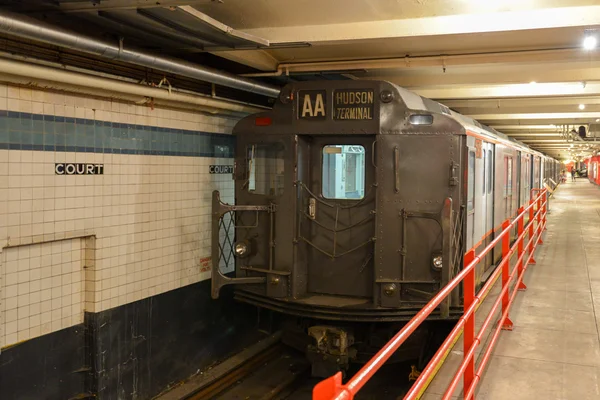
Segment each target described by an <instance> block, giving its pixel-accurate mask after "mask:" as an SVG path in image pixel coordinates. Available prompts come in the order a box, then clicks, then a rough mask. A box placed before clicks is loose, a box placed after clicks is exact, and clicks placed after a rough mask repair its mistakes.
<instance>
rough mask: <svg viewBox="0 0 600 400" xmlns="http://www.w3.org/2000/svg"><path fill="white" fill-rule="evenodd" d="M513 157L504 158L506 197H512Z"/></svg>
mask: <svg viewBox="0 0 600 400" xmlns="http://www.w3.org/2000/svg"><path fill="white" fill-rule="evenodd" d="M512 162H513V160H512V157H504V197H511V196H512V178H513V177H512Z"/></svg>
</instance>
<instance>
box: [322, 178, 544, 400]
mask: <svg viewBox="0 0 600 400" xmlns="http://www.w3.org/2000/svg"><path fill="white" fill-rule="evenodd" d="M536 192H539V193H538V195H537V196H536V197H535V198H534V197H533V195H534V193H536ZM546 193H547V189H546V188H542V189H532V190H531V197H530V199H531V200H530V202H529V205H528V206H527V207H521V208H520V209H519V212H518V215H517V217H516V218H514V219H513V220H512V221H511V220H510V219H507V220H505V221H504V222H503V223H502V224H501V226H502V232H501V233H500V234H499V235H498V236H497V237H496V238H494V239H493V240H492V241H491V242H490V243H489V244H488V245H487V246H486V247H485V248H484V249H483V250H482V251H481V252H480V253H479V254H478V255H475V248H472V249H471V250H469V251H468V252H467V253H466V254H465V256H464V259H463V265H464V266H463V270H462V271H461V272H460V273H459V274H458V275H456V276H455V277H454V278H453V279H452V280H451V281H450V282H448V284H447V285H446V286H444V287H443V288H442V289H441V290H440V291H439V292H438V293H437V294H436V295H435V296H434V297H433V298H432V299H431V300H430V301H429V303H427V304H426V305H425V306H424V307H423V308H422V309H421V310H420V311H419V312H418V313H417V314H416V315H415V316H414V317H413V318H412V319H411V320H410V321H409V322H408V323H407V324H406V325H405V326H404V327H403V328H402V329H401V330H400V331H399V332H398V333H396V335H394V337H393V338H392V339H391V340H390V341H389V342H388V343H387V344H386V345H385V346H383V348H382V349H381V350H379V352H377V354H375V356H373V358H371V360H369V361H368V362H367V363H366V364H365V365H364V366H363V367H362V368H361V369H360V370H359V371H358V372H357V373H356V374H355V375H354V376H353V377H352V378H350V379H349V380H348V382H347V383H345V384H343V383H342V373H341V372H338V373H336V374H335V375H333V376H331V377H329V378H327V379H325V380H323V381H321V382H320V383H318V384H317V385H316V386H315V387H314V389H313V400H351V399H353V398H354V396H355V395H356V394H357V393H358V391H359V390H360V389H361V388H362V387H363V386H364V385H365V384H366V383H367V382H368V381H369V379H370V378H371V377H372V376H373V375H374V374H375V373H376V372H377V371H378V370H379V368H381V367H382V366H383V364H384V363H385V362H386V361H387V360H388V359H389V358H390V357H391V355H392V354H393V353H394V352H395V351H396V350H398V348H399V347H400V346H401V345H402V344H403V343H404V342H405V341H406V339H408V337H409V336H410V335H411V334H412V333H413V332H414V331H415V330H416V329H417V328H418V327H419V325H421V323H423V322H424V321H425V320H426V319H427V317H428V316H429V315H430V314H431V313H432V312H433V311H434V310H435V309H436V308H437V307H438V306H439V305H440V303H441V302H442V301H443V300H444V299H445V298H446V297H447V296H448V295H450V293H451V292H452V290H454V288H456V287H457V286H458V285H459V284H460V283H461V282H462V281H463V280H464V283H463V291H464V312H463V315H462V316H461V317H460V319H459V320H458V322H457V323H456V325H455V326H454V328H453V329H452V331H451V332H450V334H448V336H447V337H446V339H445V340H444V342H443V344H442V345H441V346H440V348H439V349H438V350H437V352H436V353H435V355H434V356H433V358H432V359H431V360H430V361H429V363H428V364H427V366H426V367H425V369H424V370H423V371H422V372H421V374H420V375H419V377H418V378H417V380H416V381H415V383H414V384H413V386H412V387H411V388H410V390H409V391H408V393H407V394H406V395H405V396H404V400H412V399H417V398H419V397H420V396H421V395H422V391H423V390H424V389H425V388H426V387H427V385H428V384H429V382H430V380H431V379H432V378H433V376H434V375H435V373H436V370H437V367H438V364H439V363H440V362H441V361H442V360H443V358H444V357H445V356H446V354H447V353H448V352H449V351H450V349H451V348H452V346H453V345H454V342H455V341H456V340H457V339H458V337H459V336H460V334H461V333H464V341H463V342H464V353H463V354H464V357H463V362H462V363H461V365H460V366H459V368H458V371H457V373H456V374H455V376H454V378H453V379H452V381H451V383H450V385H449V386H448V389H447V390H446V393H445V394H444V396H443V399H450V398H451V396H452V394H453V392H454V390H455V389H456V386H457V385H458V382H459V381H460V378H461V376H462V377H463V381H464V385H463V387H464V388H465V389H464V391H463V395H464V398H465V399H469V400H470V399H473V398H474V393H475V389H476V387H477V384H478V382H479V380H480V379H481V374H482V372H483V370H484V368H485V366H486V365H487V362H488V361H489V358H490V355H491V352H492V350H493V348H494V345H495V344H496V341H497V340H498V336H499V333H500V330H502V329H505V330H512V322H511V321H510V318H509V316H508V311H509V309H510V306H511V305H512V303H513V301H514V299H515V297H516V294H517V291H518V290H524V289H526V286H525V285H524V283H523V274H524V273H525V271H526V270H527V266H528V265H529V264H534V263H535V260H534V259H533V254H534V252H535V248H536V247H537V245H538V244H542V243H543V242H542V238H541V236H542V232H543V231H544V229H545V228H546V214H547V203H548V199H547V197H546ZM536 206H537V212H536V210H535V208H536ZM527 213H528V214H529V220H528V222H527V226H524V217H525V215H526V214H527ZM534 224H535V225H536V226H535V229H534ZM515 226H516V227H517V234H518V237H517V240H515V242H514V243H513V245H512V247H511V246H510V232H511V230H512V229H513V228H514V227H515ZM526 236H527V237H528V238H529V241H528V242H527V244H526V245H525V246H524V245H523V242H524V239H525V237H526ZM500 242H502V261H501V262H500V264H499V265H498V267H497V268H496V270H495V271H494V273H493V274H492V275H491V276H490V277H489V278H488V280H487V282H486V283H485V284H484V286H483V287H482V288H481V290H480V291H479V292H478V293H477V294H475V268H476V266H477V264H478V263H479V262H480V261H481V259H482V258H483V257H484V256H485V255H486V254H488V253H489V252H490V251H491V250H492V249H493V248H494V247H495V246H496V245H497V244H499V243H500ZM515 253H516V254H517V255H518V259H517V262H516V265H515V267H514V268H513V270H512V272H511V271H510V265H509V264H510V260H511V259H512V256H513V255H514V254H515ZM526 255H527V260H526V261H525V262H523V261H524V259H525V257H526ZM500 275H501V276H502V291H501V292H500V294H499V296H498V298H497V299H496V301H495V302H494V305H493V306H492V309H491V310H490V312H489V314H488V315H487V317H486V319H485V321H484V323H483V325H482V327H481V328H480V330H479V332H478V334H477V336H475V310H476V309H477V307H478V305H479V303H480V302H481V301H482V299H483V298H484V297H485V295H486V294H487V293H488V291H489V290H490V289H491V288H492V286H493V285H494V284H495V282H496V280H497V278H498V277H499V276H500ZM515 276H516V278H517V281H516V284H515V286H514V289H513V292H512V293H511V295H510V297H509V293H508V292H509V288H510V285H511V282H512V280H513V279H514V278H515ZM500 304H501V305H502V315H501V317H500V320H499V323H498V325H497V328H496V330H495V331H494V335H493V336H492V339H491V341H490V343H489V344H488V346H487V347H486V350H485V353H484V354H483V358H482V360H481V362H480V364H479V367H478V368H477V371H475V360H474V355H475V350H476V348H477V346H478V345H479V344H481V338H482V336H483V334H484V333H485V330H486V329H487V328H488V327H489V325H490V324H491V322H492V319H493V316H494V314H495V313H496V310H497V309H498V307H499V306H500ZM463 331H464V332H463Z"/></svg>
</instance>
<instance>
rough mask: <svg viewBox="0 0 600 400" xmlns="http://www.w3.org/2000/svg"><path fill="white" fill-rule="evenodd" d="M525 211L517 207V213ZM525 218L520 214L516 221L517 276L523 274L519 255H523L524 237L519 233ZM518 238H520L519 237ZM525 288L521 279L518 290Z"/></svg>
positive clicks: (521, 260)
mask: <svg viewBox="0 0 600 400" xmlns="http://www.w3.org/2000/svg"><path fill="white" fill-rule="evenodd" d="M523 211H525V207H521V208H519V214H518V215H521V213H522V212H523ZM524 218H525V216H524V215H521V216H520V217H519V220H518V221H517V240H518V244H517V257H518V259H519V260H520V261H519V264H518V265H517V273H518V274H519V278H520V277H521V276H523V259H522V258H521V256H522V255H523V247H524V246H523V242H524V241H525V237H521V235H522V234H523V231H524V230H525V228H524V224H523V219H524ZM519 238H520V239H519ZM525 289H527V286H525V283H523V280H521V282H520V283H519V287H518V290H525Z"/></svg>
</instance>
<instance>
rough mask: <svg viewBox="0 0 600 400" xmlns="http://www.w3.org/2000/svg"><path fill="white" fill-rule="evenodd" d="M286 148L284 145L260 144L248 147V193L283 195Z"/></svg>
mask: <svg viewBox="0 0 600 400" xmlns="http://www.w3.org/2000/svg"><path fill="white" fill-rule="evenodd" d="M284 156H285V154H284V147H283V144H282V143H260V144H253V145H250V146H248V148H247V154H246V160H247V166H248V180H247V182H246V185H245V186H246V187H247V189H248V192H250V193H253V194H261V195H268V196H281V195H282V194H283V178H284V160H285V158H284Z"/></svg>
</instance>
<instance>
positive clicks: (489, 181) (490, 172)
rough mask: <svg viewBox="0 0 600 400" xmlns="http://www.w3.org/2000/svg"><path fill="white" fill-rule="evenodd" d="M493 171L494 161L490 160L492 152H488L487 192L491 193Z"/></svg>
mask: <svg viewBox="0 0 600 400" xmlns="http://www.w3.org/2000/svg"><path fill="white" fill-rule="evenodd" d="M493 169H494V160H493V158H492V151H491V150H488V151H487V192H488V194H489V193H492V187H493V185H492V181H493V179H494V173H493Z"/></svg>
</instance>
